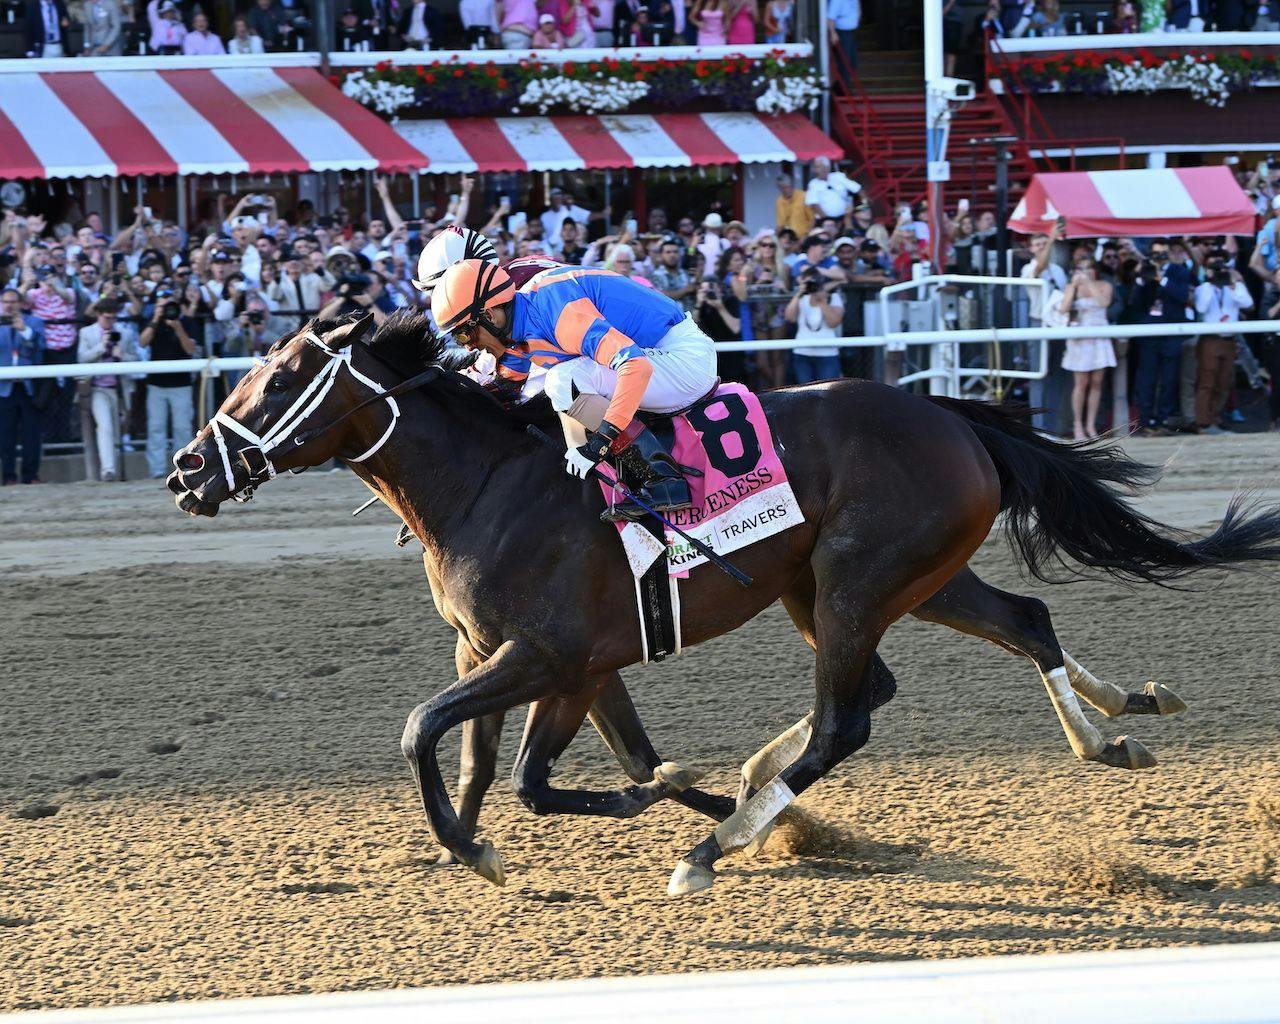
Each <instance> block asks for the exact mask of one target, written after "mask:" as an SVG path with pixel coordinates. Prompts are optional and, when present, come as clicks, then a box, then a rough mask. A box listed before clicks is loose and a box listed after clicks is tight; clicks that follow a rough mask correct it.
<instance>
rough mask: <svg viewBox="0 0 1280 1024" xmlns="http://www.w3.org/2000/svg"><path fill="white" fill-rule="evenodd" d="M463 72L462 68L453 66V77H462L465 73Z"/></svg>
mask: <svg viewBox="0 0 1280 1024" xmlns="http://www.w3.org/2000/svg"><path fill="white" fill-rule="evenodd" d="M465 74H466V72H465V71H463V70H462V68H454V69H453V77H454V78H461V77H462V76H463V75H465Z"/></svg>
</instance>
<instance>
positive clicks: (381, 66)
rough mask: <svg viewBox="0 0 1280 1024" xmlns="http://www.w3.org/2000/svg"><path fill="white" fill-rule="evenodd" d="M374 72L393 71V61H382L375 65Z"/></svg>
mask: <svg viewBox="0 0 1280 1024" xmlns="http://www.w3.org/2000/svg"><path fill="white" fill-rule="evenodd" d="M373 70H374V71H390V70H391V61H389V60H380V61H378V63H377V64H375V65H374V66H373Z"/></svg>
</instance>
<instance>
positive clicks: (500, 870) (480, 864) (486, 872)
mask: <svg viewBox="0 0 1280 1024" xmlns="http://www.w3.org/2000/svg"><path fill="white" fill-rule="evenodd" d="M471 869H472V870H473V871H474V872H475V873H476V874H477V875H480V876H481V877H482V878H487V879H488V880H489V881H490V882H492V883H493V884H494V885H498V886H502V885H506V884H507V870H506V868H504V867H503V866H502V856H501V855H500V854H499V853H498V851H497V849H496V848H495V847H494V845H493V843H491V842H489V840H487V839H486V840H485V841H484V842H483V843H481V844H480V853H479V854H478V855H477V856H476V860H475V863H474V864H472V865H471Z"/></svg>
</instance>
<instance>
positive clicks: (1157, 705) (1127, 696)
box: [1062, 651, 1187, 718]
mask: <svg viewBox="0 0 1280 1024" xmlns="http://www.w3.org/2000/svg"><path fill="white" fill-rule="evenodd" d="M1062 657H1063V660H1064V662H1065V667H1066V670H1067V678H1068V679H1069V680H1070V681H1071V689H1073V690H1075V692H1076V693H1077V694H1079V695H1080V696H1081V697H1083V698H1084V699H1085V700H1086V701H1087V702H1088V703H1089V704H1091V705H1093V707H1095V708H1097V709H1098V710H1099V711H1101V712H1102V713H1103V714H1104V715H1106V716H1107V717H1108V718H1116V717H1118V716H1120V715H1176V714H1178V712H1180V711H1185V710H1186V709H1187V705H1186V702H1185V701H1184V700H1183V699H1182V698H1181V697H1179V696H1178V695H1177V694H1176V693H1174V692H1173V691H1172V690H1171V689H1169V688H1168V687H1167V686H1164V685H1162V684H1160V683H1157V682H1154V681H1152V682H1149V683H1147V685H1146V686H1144V687H1143V689H1142V692H1141V693H1130V692H1126V691H1125V690H1122V689H1120V687H1118V686H1116V685H1115V683H1109V682H1106V681H1105V680H1103V679H1099V678H1098V677H1097V676H1095V675H1094V674H1093V673H1092V672H1090V671H1089V670H1088V669H1087V668H1085V667H1084V666H1083V665H1081V664H1080V662H1078V661H1076V659H1075V658H1073V657H1071V655H1070V654H1068V653H1067V652H1066V651H1063V652H1062Z"/></svg>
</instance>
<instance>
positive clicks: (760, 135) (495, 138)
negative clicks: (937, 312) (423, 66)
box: [396, 113, 843, 174]
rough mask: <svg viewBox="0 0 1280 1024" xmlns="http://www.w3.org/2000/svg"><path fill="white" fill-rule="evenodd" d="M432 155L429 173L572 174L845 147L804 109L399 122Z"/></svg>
mask: <svg viewBox="0 0 1280 1024" xmlns="http://www.w3.org/2000/svg"><path fill="white" fill-rule="evenodd" d="M396 130H397V131H399V132H400V134H401V135H402V136H404V138H405V139H406V140H407V141H408V142H409V143H411V144H412V145H413V146H414V148H416V149H418V150H420V151H421V152H423V153H426V154H427V155H428V156H429V157H430V158H431V165H430V167H429V168H428V171H430V172H432V173H439V174H453V173H457V172H460V171H461V172H467V173H472V172H476V171H572V170H586V169H591V168H603V167H698V166H707V165H710V164H739V163H742V164H748V163H773V162H776V161H780V160H801V161H803V160H812V159H814V158H815V157H819V156H828V157H832V158H833V159H834V158H838V157H840V156H842V155H843V154H842V153H841V150H840V147H839V146H837V145H836V144H835V143H834V142H832V141H831V140H830V139H829V138H827V137H826V136H825V135H823V134H822V132H821V130H819V129H818V128H816V127H815V126H814V125H813V124H812V123H811V122H810V121H809V120H808V119H806V118H805V117H803V116H802V115H800V114H781V115H779V116H777V117H766V116H763V115H760V114H751V113H720V114H654V115H648V114H600V115H598V116H590V115H586V114H575V115H568V116H565V117H498V118H489V117H473V118H457V119H443V120H435V121H401V122H399V123H398V124H397V125H396Z"/></svg>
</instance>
